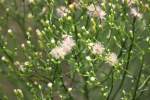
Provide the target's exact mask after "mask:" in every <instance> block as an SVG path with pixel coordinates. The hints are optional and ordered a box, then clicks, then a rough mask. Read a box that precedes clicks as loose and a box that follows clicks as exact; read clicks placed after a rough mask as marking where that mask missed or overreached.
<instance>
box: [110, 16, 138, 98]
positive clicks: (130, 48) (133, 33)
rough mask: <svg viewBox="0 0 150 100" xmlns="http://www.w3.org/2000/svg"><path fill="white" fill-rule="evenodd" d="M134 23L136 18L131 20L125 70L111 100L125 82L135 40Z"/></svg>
mask: <svg viewBox="0 0 150 100" xmlns="http://www.w3.org/2000/svg"><path fill="white" fill-rule="evenodd" d="M135 21H136V18H135V17H134V18H133V23H132V35H131V44H130V47H129V50H128V57H127V63H126V66H125V70H126V71H124V72H123V76H122V80H121V82H120V84H119V86H118V88H117V89H116V91H115V93H114V95H113V96H112V99H111V100H115V98H116V96H117V94H118V93H119V92H120V90H121V89H122V87H123V83H124V81H125V77H126V74H127V70H128V68H129V63H130V59H131V51H132V49H133V44H134V40H135Z"/></svg>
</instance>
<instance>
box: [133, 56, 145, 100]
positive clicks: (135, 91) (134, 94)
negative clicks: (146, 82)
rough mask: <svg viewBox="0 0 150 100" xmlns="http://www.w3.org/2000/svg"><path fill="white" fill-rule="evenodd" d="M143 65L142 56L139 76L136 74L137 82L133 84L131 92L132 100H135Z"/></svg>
mask: <svg viewBox="0 0 150 100" xmlns="http://www.w3.org/2000/svg"><path fill="white" fill-rule="evenodd" d="M143 63H144V57H143V56H142V63H141V66H140V69H139V74H138V78H137V81H136V84H135V89H134V92H133V98H132V100H136V94H137V90H138V86H139V82H140V78H141V74H142V68H143Z"/></svg>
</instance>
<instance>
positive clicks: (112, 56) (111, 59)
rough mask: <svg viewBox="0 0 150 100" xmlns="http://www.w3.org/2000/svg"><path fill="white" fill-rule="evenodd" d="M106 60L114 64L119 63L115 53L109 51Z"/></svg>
mask: <svg viewBox="0 0 150 100" xmlns="http://www.w3.org/2000/svg"><path fill="white" fill-rule="evenodd" d="M106 62H107V63H108V64H110V65H112V66H114V65H116V64H117V63H118V58H117V55H116V54H115V53H109V54H108V55H107V56H106Z"/></svg>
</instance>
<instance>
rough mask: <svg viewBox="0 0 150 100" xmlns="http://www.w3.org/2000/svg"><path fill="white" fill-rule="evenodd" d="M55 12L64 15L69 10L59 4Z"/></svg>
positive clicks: (60, 15)
mask: <svg viewBox="0 0 150 100" xmlns="http://www.w3.org/2000/svg"><path fill="white" fill-rule="evenodd" d="M56 12H57V15H58V16H59V17H64V16H66V15H67V14H68V13H69V10H68V9H67V8H66V7H65V6H60V7H58V8H57V9H56Z"/></svg>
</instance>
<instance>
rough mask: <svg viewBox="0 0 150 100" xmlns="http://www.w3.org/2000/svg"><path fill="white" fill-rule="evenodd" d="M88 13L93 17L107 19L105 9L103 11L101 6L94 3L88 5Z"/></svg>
mask: <svg viewBox="0 0 150 100" xmlns="http://www.w3.org/2000/svg"><path fill="white" fill-rule="evenodd" d="M87 10H88V11H87V13H88V14H89V15H90V16H92V17H99V18H100V19H105V15H106V13H105V11H103V10H102V9H101V8H100V6H94V5H93V4H91V5H89V6H88V7H87Z"/></svg>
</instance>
